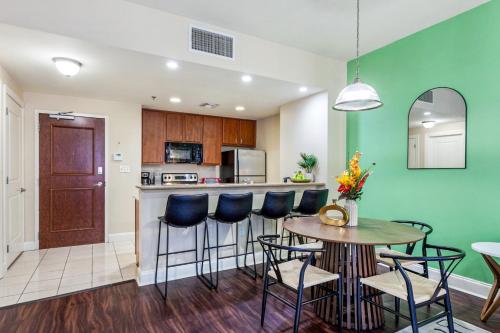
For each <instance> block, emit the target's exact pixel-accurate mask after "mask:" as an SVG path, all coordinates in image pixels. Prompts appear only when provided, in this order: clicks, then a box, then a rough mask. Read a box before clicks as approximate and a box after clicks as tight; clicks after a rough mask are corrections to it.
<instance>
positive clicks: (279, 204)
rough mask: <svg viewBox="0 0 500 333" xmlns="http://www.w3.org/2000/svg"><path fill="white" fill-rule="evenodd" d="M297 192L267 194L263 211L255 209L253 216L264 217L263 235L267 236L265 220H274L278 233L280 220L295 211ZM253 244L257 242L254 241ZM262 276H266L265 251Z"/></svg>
mask: <svg viewBox="0 0 500 333" xmlns="http://www.w3.org/2000/svg"><path fill="white" fill-rule="evenodd" d="M294 202H295V191H288V192H267V193H266V196H265V198H264V203H263V204H262V208H261V209H254V210H253V211H252V213H253V214H255V215H257V216H262V234H263V235H265V220H266V219H269V220H274V222H275V224H274V233H275V234H277V233H278V219H281V218H284V219H286V218H287V217H288V216H289V215H290V212H291V211H292V209H293V204H294ZM253 242H257V241H256V240H253ZM275 250H276V249H275ZM262 275H264V251H263V252H262Z"/></svg>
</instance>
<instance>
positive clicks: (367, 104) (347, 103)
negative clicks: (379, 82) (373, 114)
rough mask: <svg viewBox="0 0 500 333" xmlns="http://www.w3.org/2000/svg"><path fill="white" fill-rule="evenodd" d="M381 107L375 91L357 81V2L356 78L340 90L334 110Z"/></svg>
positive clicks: (353, 110)
mask: <svg viewBox="0 0 500 333" xmlns="http://www.w3.org/2000/svg"><path fill="white" fill-rule="evenodd" d="M382 105H383V103H382V102H381V101H380V97H379V96H378V93H377V91H376V90H375V89H374V88H373V87H372V86H370V85H368V84H366V83H363V82H361V80H360V79H359V0H357V7H356V78H355V79H354V81H353V83H352V84H350V85H348V86H347V87H345V88H344V89H342V91H341V92H340V94H339V96H338V97H337V100H336V101H335V105H334V106H333V109H334V110H338V111H348V112H355V111H367V110H373V109H376V108H379V107H381V106H382Z"/></svg>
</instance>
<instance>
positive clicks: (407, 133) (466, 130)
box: [406, 86, 469, 170]
mask: <svg viewBox="0 0 500 333" xmlns="http://www.w3.org/2000/svg"><path fill="white" fill-rule="evenodd" d="M434 89H450V90H453V91H454V92H456V93H457V94H458V95H459V96H460V97H462V100H463V101H464V106H465V151H464V153H465V165H464V167H463V168H410V166H409V165H408V157H409V153H410V152H409V151H408V142H409V140H410V113H411V109H412V108H413V105H414V104H415V103H416V102H417V100H418V98H419V97H420V96H422V95H423V94H425V93H426V92H428V91H431V90H434ZM468 113H469V108H468V106H467V100H466V99H465V97H464V95H462V93H461V92H460V91H458V90H457V89H455V88H450V87H446V86H439V87H434V88H431V89H427V90H425V91H424V92H422V93H420V94H419V95H417V97H416V98H415V99H414V100H413V103H411V105H410V109H409V110H408V118H407V121H406V127H407V130H406V131H407V132H406V169H407V170H465V169H467V141H468V139H469V136H468V127H469V121H468Z"/></svg>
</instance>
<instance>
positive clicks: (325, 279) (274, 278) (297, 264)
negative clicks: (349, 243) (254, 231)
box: [257, 235, 343, 333]
mask: <svg viewBox="0 0 500 333" xmlns="http://www.w3.org/2000/svg"><path fill="white" fill-rule="evenodd" d="M279 238H280V236H279V235H261V236H258V237H257V239H258V241H259V243H260V245H261V246H262V248H263V249H264V252H265V254H266V256H267V262H266V268H265V271H264V289H263V297H262V312H261V317H260V324H261V326H264V319H265V315H266V304H267V296H268V295H271V296H273V297H274V298H276V299H277V300H279V301H280V302H282V303H285V304H286V305H288V306H290V307H292V308H294V309H295V319H294V324H293V331H294V333H297V332H298V331H299V323H300V312H301V310H302V306H303V305H306V304H310V303H314V302H317V301H320V300H324V299H328V298H330V297H337V316H338V323H339V332H342V326H343V322H342V320H343V318H342V317H343V312H342V277H341V276H340V275H339V274H334V273H331V272H328V271H325V270H322V269H320V268H317V267H315V266H312V265H311V262H312V261H313V259H314V255H315V253H316V252H318V251H320V252H321V251H323V252H324V251H325V250H317V249H316V250H310V249H302V248H295V247H291V246H284V245H279V244H277V241H278V239H279ZM276 250H285V251H289V252H300V253H302V254H306V253H307V254H308V255H307V257H306V259H305V260H303V261H300V260H299V259H294V260H290V261H286V262H281V261H278V258H277V254H276ZM333 281H336V282H337V283H336V287H337V290H333V288H330V287H329V285H330V284H331V283H332V282H333ZM274 285H282V286H284V287H285V288H287V289H288V290H291V291H293V292H295V293H297V298H296V299H295V300H289V299H287V298H285V297H284V296H281V295H279V294H277V293H276V292H275V291H274V289H275V288H273V290H271V287H272V286H274ZM307 288H310V289H311V299H309V300H306V301H304V300H303V298H304V289H307ZM313 288H318V289H320V290H322V291H324V294H323V293H322V294H321V296H319V297H315V293H314V291H313ZM318 289H317V290H318Z"/></svg>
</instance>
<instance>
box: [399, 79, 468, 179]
mask: <svg viewBox="0 0 500 333" xmlns="http://www.w3.org/2000/svg"><path fill="white" fill-rule="evenodd" d="M466 122H467V106H466V103H465V100H464V98H463V96H462V95H461V94H460V93H458V92H457V91H456V90H454V89H451V88H434V89H431V90H428V91H426V92H425V93H423V94H422V95H420V96H419V97H418V98H417V99H416V100H415V102H414V103H413V105H412V106H411V109H410V112H409V116H408V168H409V169H445V168H453V169H461V168H465V165H466V158H465V151H466V149H465V145H466V129H467V124H466Z"/></svg>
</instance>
